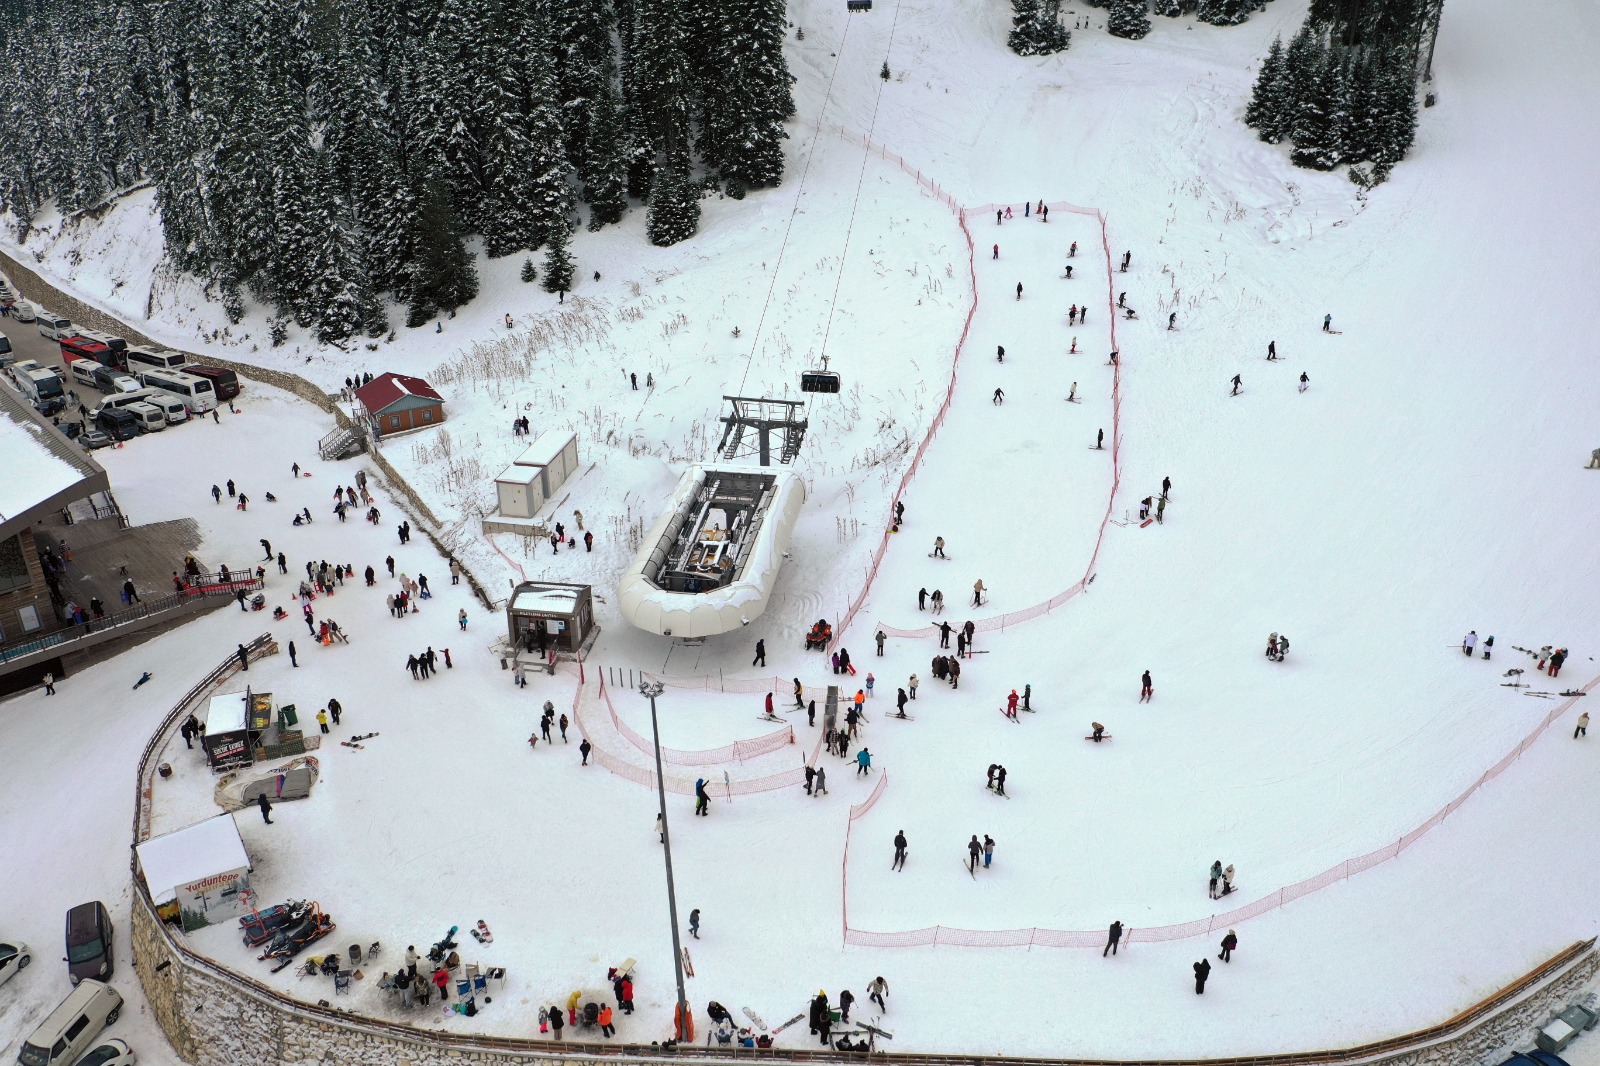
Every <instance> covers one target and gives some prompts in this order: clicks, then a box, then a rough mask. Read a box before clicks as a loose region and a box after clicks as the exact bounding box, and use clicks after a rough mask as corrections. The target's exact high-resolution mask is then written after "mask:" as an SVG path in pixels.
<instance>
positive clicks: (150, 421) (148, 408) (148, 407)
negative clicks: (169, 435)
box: [124, 397, 167, 433]
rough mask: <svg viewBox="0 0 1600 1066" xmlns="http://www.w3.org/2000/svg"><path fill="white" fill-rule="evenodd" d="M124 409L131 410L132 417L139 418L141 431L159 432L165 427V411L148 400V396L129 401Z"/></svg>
mask: <svg viewBox="0 0 1600 1066" xmlns="http://www.w3.org/2000/svg"><path fill="white" fill-rule="evenodd" d="M124 410H127V411H132V412H133V417H134V418H137V419H138V420H139V432H141V433H159V432H161V431H162V430H163V429H166V428H167V412H165V411H163V410H162V409H161V408H159V407H157V406H156V405H155V404H154V403H152V402H150V398H149V397H146V398H145V399H143V400H140V401H139V402H138V403H130V404H129V405H128V406H127V407H125V408H124Z"/></svg>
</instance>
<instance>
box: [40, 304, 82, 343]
mask: <svg viewBox="0 0 1600 1066" xmlns="http://www.w3.org/2000/svg"><path fill="white" fill-rule="evenodd" d="M74 332H76V331H75V330H73V328H72V319H70V318H62V317H61V316H60V315H58V314H55V313H54V312H51V311H46V310H45V309H44V308H42V307H41V308H39V335H40V336H41V337H49V338H50V339H51V340H53V341H58V340H60V339H61V338H62V337H70V336H72V335H73V333H74Z"/></svg>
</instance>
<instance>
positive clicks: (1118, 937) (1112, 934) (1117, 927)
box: [1100, 922, 1122, 959]
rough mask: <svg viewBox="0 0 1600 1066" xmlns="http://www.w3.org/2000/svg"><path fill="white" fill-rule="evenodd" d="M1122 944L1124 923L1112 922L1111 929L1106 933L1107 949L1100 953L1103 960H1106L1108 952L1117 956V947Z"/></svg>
mask: <svg viewBox="0 0 1600 1066" xmlns="http://www.w3.org/2000/svg"><path fill="white" fill-rule="evenodd" d="M1121 942H1122V923H1121V922H1112V923H1111V928H1110V929H1109V930H1107V931H1106V947H1105V951H1102V952H1100V957H1101V958H1102V959H1103V958H1105V957H1106V954H1107V952H1109V953H1110V954H1112V955H1115V954H1116V953H1117V945H1118V944H1120V943H1121Z"/></svg>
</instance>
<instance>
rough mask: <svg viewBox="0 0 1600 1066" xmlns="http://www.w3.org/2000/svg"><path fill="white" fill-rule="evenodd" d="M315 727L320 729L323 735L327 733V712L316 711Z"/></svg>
mask: <svg viewBox="0 0 1600 1066" xmlns="http://www.w3.org/2000/svg"><path fill="white" fill-rule="evenodd" d="M317 725H318V726H320V727H321V729H322V731H323V732H324V733H326V732H327V731H328V712H327V711H318V712H317Z"/></svg>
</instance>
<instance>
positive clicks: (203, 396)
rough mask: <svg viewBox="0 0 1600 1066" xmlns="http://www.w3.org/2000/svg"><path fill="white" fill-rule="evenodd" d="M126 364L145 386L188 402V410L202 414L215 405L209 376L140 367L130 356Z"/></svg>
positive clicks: (213, 391) (214, 391) (214, 393)
mask: <svg viewBox="0 0 1600 1066" xmlns="http://www.w3.org/2000/svg"><path fill="white" fill-rule="evenodd" d="M128 366H129V368H131V369H132V370H133V372H134V375H135V376H136V377H138V379H139V381H140V383H141V384H143V385H144V386H145V388H147V389H156V390H159V391H161V392H164V393H166V394H167V395H169V396H176V397H177V398H178V399H180V400H182V401H183V402H184V403H186V404H188V405H189V410H191V411H194V412H195V413H196V414H202V415H203V414H205V413H206V412H207V411H209V410H211V409H212V408H214V407H216V406H217V391H216V389H214V388H212V387H211V379H210V378H203V377H200V376H199V375H197V374H186V373H184V372H183V371H182V370H156V369H154V368H153V367H144V368H142V369H141V368H140V366H139V364H137V363H135V362H133V360H132V358H131V357H130V359H129V361H128Z"/></svg>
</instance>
